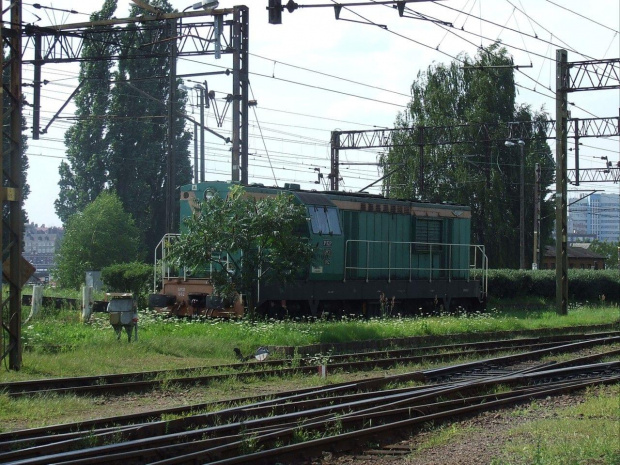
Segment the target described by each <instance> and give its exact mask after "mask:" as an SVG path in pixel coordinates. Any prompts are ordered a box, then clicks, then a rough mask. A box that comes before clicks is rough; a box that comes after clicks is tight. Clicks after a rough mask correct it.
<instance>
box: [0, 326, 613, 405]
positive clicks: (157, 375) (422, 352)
mask: <svg viewBox="0 0 620 465" xmlns="http://www.w3.org/2000/svg"><path fill="white" fill-rule="evenodd" d="M617 337H620V332H618V331H612V332H604V333H596V334H589V335H587V336H586V335H584V334H574V335H563V336H548V337H536V338H524V339H516V340H514V339H505V340H499V341H488V342H474V343H464V344H451V345H437V346H429V347H419V348H408V349H397V350H383V351H370V352H361V353H355V354H343V355H331V356H330V357H329V359H330V360H329V369H330V370H344V371H360V370H372V369H377V368H382V369H387V368H392V367H394V366H396V365H404V364H414V363H421V362H424V363H426V362H440V361H451V360H454V359H458V358H462V357H471V356H481V355H484V354H488V355H492V354H495V353H498V352H502V351H519V350H526V349H547V348H552V347H554V346H557V345H562V344H565V343H569V342H572V341H575V342H579V341H585V340H586V339H587V340H598V339H605V338H608V339H609V342H614V340H615V339H614V338H617ZM598 343H599V342H597V344H598ZM316 365H317V362H316V361H314V360H312V359H303V358H302V359H300V360H290V359H283V360H270V361H263V362H253V363H235V364H228V365H217V366H203V367H195V368H186V369H178V370H166V371H149V372H137V373H125V374H112V375H100V376H86V377H72V378H50V379H39V380H32V381H18V382H12V383H0V392H5V393H7V394H8V395H9V396H11V397H19V396H32V395H35V394H38V393H45V394H83V395H115V394H126V393H129V392H145V391H149V390H153V389H157V388H159V387H161V385H162V384H163V383H174V384H176V385H179V386H187V385H208V384H210V383H213V382H215V381H223V380H226V379H230V378H236V379H238V380H243V379H247V378H257V377H258V378H264V377H270V376H285V375H291V374H314V373H316V370H317V368H316ZM205 371H208V372H209V374H202V373H204V372H205Z"/></svg>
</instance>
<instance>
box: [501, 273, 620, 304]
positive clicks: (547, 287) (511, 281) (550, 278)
mask: <svg viewBox="0 0 620 465" xmlns="http://www.w3.org/2000/svg"><path fill="white" fill-rule="evenodd" d="M555 295H556V278H555V271H554V270H489V296H490V297H492V298H498V299H501V298H504V299H506V298H508V299H511V298H522V297H541V298H544V299H554V298H555ZM568 295H569V298H570V299H571V300H575V301H580V302H583V301H590V302H594V301H598V300H600V299H601V296H603V295H604V296H605V300H606V301H609V302H620V272H619V271H618V270H568Z"/></svg>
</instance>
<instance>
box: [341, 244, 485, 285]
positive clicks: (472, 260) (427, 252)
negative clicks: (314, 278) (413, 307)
mask: <svg viewBox="0 0 620 465" xmlns="http://www.w3.org/2000/svg"><path fill="white" fill-rule="evenodd" d="M354 243H357V244H360V249H359V250H358V252H357V254H356V256H360V255H361V254H360V252H361V247H363V246H365V247H366V253H365V257H366V263H365V265H364V266H351V265H350V264H349V263H348V261H349V253H348V252H349V250H350V248H351V247H352V246H353V244H354ZM373 244H376V245H379V246H380V247H383V246H387V263H385V261H382V263H379V265H382V266H376V265H377V264H376V263H371V248H372V247H371V246H372V245H373ZM396 246H408V249H409V266H408V267H402V266H395V264H394V263H393V258H392V257H393V255H397V254H396ZM416 246H417V248H416ZM455 248H459V249H466V250H467V255H468V259H467V266H463V265H456V266H455V265H453V262H454V259H453V255H454V253H459V252H460V253H462V252H463V250H461V251H459V250H458V249H455ZM379 250H380V248H379V247H377V249H376V250H375V252H374V253H377V252H378V251H379ZM455 250H456V252H454V251H455ZM442 253H443V255H442ZM415 255H419V256H420V258H421V257H428V265H426V266H420V265H418V266H414V265H413V258H414V256H415ZM434 257H437V258H438V259H439V260H440V261H441V260H442V259H443V260H444V261H447V264H446V266H444V267H441V266H435V264H434V262H433V258H434ZM472 270H481V271H482V276H481V281H482V289H483V292H484V294H485V295H486V293H487V283H488V276H487V275H488V258H487V256H486V253H485V250H484V246H483V245H472V244H448V243H443V242H405V241H372V240H366V239H349V240H347V241H345V247H344V269H343V273H344V274H343V282H346V281H347V275H348V272H349V271H360V272H363V273H365V279H366V282H368V281H369V280H370V273H371V272H372V271H387V279H388V282H391V281H392V279H393V278H394V273H395V272H398V271H408V273H409V282H411V281H412V280H413V274H414V272H418V273H417V274H418V275H420V274H421V273H425V272H426V271H428V280H429V282H432V281H433V279H434V278H433V275H434V274H437V273H440V274H442V273H445V276H446V277H447V279H448V280H449V281H451V280H452V279H453V278H455V277H456V276H457V275H458V274H461V275H463V276H464V277H465V279H466V280H467V281H468V282H469V281H470V280H471V271H472Z"/></svg>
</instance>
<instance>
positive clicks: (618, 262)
mask: <svg viewBox="0 0 620 465" xmlns="http://www.w3.org/2000/svg"><path fill="white" fill-rule="evenodd" d="M590 250H591V251H592V252H595V253H598V254H601V255H603V256H604V257H605V268H607V269H615V268H618V269H620V268H619V267H620V241H617V242H606V241H599V240H594V241H592V244H591V245H590Z"/></svg>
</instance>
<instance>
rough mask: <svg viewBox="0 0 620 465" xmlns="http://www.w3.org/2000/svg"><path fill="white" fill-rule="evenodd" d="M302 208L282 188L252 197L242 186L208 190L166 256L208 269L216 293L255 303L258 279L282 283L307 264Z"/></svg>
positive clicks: (251, 306) (308, 253)
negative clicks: (217, 192) (223, 190)
mask: <svg viewBox="0 0 620 465" xmlns="http://www.w3.org/2000/svg"><path fill="white" fill-rule="evenodd" d="M306 216H307V213H306V209H305V208H304V207H303V206H302V205H297V204H295V203H294V198H293V196H291V195H287V194H278V195H275V196H267V197H264V198H261V199H255V198H254V197H252V196H251V195H248V194H247V193H246V191H245V190H244V189H243V188H242V187H241V186H233V187H232V188H231V189H230V192H229V194H228V196H227V197H226V198H222V197H220V196H218V195H213V196H211V197H210V198H209V199H207V200H204V201H202V202H200V203H199V205H198V206H197V208H196V211H195V213H194V215H193V216H191V217H189V218H187V219H186V220H185V222H184V224H183V225H182V228H183V232H182V233H181V237H180V239H179V241H177V242H176V243H175V244H174V245H173V251H172V254H171V256H172V257H173V258H176V259H177V260H178V261H179V263H180V264H181V265H182V266H185V267H189V268H190V269H203V270H204V269H209V268H210V267H212V269H213V283H214V287H215V289H216V292H217V293H219V295H222V296H225V297H230V296H232V295H233V294H235V293H240V294H244V295H245V296H246V297H247V305H248V310H249V311H250V312H252V311H253V309H254V303H255V300H254V297H255V289H256V286H257V283H258V280H259V279H260V280H263V281H265V282H273V281H277V282H281V283H287V282H291V281H292V280H293V279H295V278H296V277H297V276H296V273H295V270H300V269H304V268H305V267H307V266H308V265H309V264H310V262H311V260H312V257H313V255H314V251H313V248H312V245H311V244H310V243H309V242H307V241H304V240H303V239H301V240H300V236H299V231H300V230H301V228H303V227H304V226H305V224H306V221H307V220H306Z"/></svg>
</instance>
